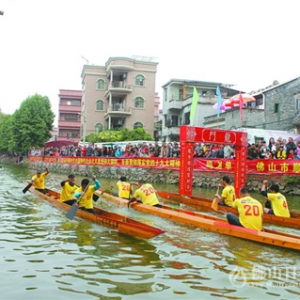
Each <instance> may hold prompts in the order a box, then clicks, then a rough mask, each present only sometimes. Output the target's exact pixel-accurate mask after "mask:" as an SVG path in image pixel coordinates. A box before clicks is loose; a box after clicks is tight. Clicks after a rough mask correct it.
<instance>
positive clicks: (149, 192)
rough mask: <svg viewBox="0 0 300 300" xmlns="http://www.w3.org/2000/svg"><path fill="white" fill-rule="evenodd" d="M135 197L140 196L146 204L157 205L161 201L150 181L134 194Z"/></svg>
mask: <svg viewBox="0 0 300 300" xmlns="http://www.w3.org/2000/svg"><path fill="white" fill-rule="evenodd" d="M133 197H134V198H140V199H141V201H142V202H143V203H144V204H147V205H156V204H159V201H158V199H157V197H156V194H155V190H154V188H153V186H152V185H151V184H150V183H145V184H143V185H142V186H141V187H140V188H139V189H137V190H136V191H135V193H134V195H133Z"/></svg>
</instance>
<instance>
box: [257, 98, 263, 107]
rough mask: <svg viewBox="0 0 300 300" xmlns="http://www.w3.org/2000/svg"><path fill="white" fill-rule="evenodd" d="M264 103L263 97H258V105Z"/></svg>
mask: <svg viewBox="0 0 300 300" xmlns="http://www.w3.org/2000/svg"><path fill="white" fill-rule="evenodd" d="M263 104H264V101H263V97H261V98H257V99H256V105H257V106H258V105H263Z"/></svg>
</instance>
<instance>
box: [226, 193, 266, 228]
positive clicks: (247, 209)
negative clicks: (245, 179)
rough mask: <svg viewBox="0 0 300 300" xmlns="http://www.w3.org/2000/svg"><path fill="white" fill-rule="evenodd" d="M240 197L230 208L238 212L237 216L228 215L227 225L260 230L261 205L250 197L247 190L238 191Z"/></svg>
mask: <svg viewBox="0 0 300 300" xmlns="http://www.w3.org/2000/svg"><path fill="white" fill-rule="evenodd" d="M240 197H241V198H240V199H236V200H235V201H234V202H233V203H232V207H233V208H236V209H237V210H238V212H239V216H238V217H237V216H236V215H235V214H233V213H228V214H227V220H228V223H229V224H231V225H236V226H241V227H245V228H249V229H255V230H262V215H263V207H262V205H261V203H260V202H259V201H257V200H256V199H254V198H252V197H251V196H250V194H249V192H248V189H247V188H241V189H240Z"/></svg>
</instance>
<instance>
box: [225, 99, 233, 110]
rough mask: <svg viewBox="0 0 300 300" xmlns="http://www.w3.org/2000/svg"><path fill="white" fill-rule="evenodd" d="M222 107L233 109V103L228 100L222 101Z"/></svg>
mask: <svg viewBox="0 0 300 300" xmlns="http://www.w3.org/2000/svg"><path fill="white" fill-rule="evenodd" d="M223 105H224V107H225V109H230V108H233V103H232V102H231V101H230V100H228V99H227V100H224V101H223Z"/></svg>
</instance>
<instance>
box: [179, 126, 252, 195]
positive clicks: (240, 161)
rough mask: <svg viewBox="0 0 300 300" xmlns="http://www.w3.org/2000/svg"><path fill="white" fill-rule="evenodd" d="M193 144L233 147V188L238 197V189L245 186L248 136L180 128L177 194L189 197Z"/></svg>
mask: <svg viewBox="0 0 300 300" xmlns="http://www.w3.org/2000/svg"><path fill="white" fill-rule="evenodd" d="M195 142H200V143H214V144H222V145H226V144H231V145H235V161H236V162H235V165H236V168H235V171H234V188H235V192H236V195H239V190H240V188H241V187H244V186H246V163H247V162H246V160H247V145H248V134H247V133H246V132H241V131H231V130H230V131H229V130H222V129H212V128H203V127H193V126H186V125H184V126H181V127H180V173H179V193H180V194H183V195H187V196H191V195H192V191H193V169H194V168H193V154H194V143H195Z"/></svg>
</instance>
